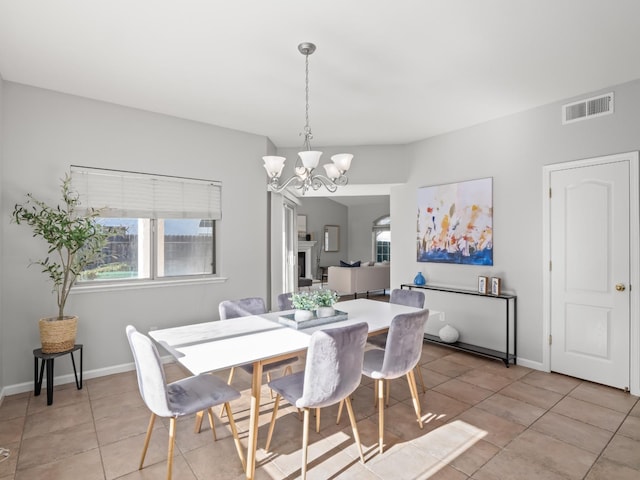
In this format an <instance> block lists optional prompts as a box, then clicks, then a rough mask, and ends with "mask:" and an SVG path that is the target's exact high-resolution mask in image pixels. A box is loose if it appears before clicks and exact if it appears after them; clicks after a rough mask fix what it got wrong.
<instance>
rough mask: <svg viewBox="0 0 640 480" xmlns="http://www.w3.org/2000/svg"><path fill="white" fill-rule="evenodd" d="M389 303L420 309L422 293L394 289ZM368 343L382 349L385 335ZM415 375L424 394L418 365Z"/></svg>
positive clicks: (374, 337) (424, 390)
mask: <svg viewBox="0 0 640 480" xmlns="http://www.w3.org/2000/svg"><path fill="white" fill-rule="evenodd" d="M389 303H395V304H397V305H405V306H407V307H415V308H420V309H422V308H424V292H420V291H418V290H404V289H401V288H395V289H393V290H391V295H390V296H389ZM368 342H369V343H370V344H371V345H375V346H376V347H379V348H383V349H384V347H385V345H386V344H387V334H386V333H382V334H380V335H374V336H373V337H369V340H368ZM416 374H417V375H418V381H419V382H420V386H421V387H422V393H426V392H427V387H426V385H425V383H424V378H422V371H421V370H420V366H419V365H416ZM387 404H389V388H387Z"/></svg>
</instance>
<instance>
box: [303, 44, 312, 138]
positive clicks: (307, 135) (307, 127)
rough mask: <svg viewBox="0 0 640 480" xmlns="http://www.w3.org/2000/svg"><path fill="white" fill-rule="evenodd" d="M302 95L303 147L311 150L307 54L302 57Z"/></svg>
mask: <svg viewBox="0 0 640 480" xmlns="http://www.w3.org/2000/svg"><path fill="white" fill-rule="evenodd" d="M304 72H305V76H304V95H305V111H304V113H305V125H304V146H305V148H306V149H307V150H311V139H312V138H313V135H312V133H311V126H310V125H309V53H305V56H304Z"/></svg>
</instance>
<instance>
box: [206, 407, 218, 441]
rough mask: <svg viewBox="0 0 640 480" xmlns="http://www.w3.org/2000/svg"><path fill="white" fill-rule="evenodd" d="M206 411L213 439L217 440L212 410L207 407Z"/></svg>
mask: <svg viewBox="0 0 640 480" xmlns="http://www.w3.org/2000/svg"><path fill="white" fill-rule="evenodd" d="M207 413H208V414H209V425H210V426H211V431H212V432H213V441H214V442H217V441H218V437H217V436H216V423H215V421H214V420H213V410H212V409H211V408H207Z"/></svg>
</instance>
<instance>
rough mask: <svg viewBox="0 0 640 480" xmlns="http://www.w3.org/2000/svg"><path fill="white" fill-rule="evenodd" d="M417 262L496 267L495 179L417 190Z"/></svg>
mask: <svg viewBox="0 0 640 480" xmlns="http://www.w3.org/2000/svg"><path fill="white" fill-rule="evenodd" d="M417 224H418V229H417V230H418V231H417V234H418V235H417V260H418V261H419V262H437V263H462V264H467V265H493V179H492V178H482V179H479V180H469V181H466V182H458V183H448V184H445V185H435V186H430V187H422V188H419V189H418V220H417Z"/></svg>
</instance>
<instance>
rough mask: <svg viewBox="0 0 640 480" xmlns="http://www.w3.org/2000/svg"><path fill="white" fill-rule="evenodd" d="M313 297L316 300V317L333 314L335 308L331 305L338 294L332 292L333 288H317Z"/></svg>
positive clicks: (337, 297)
mask: <svg viewBox="0 0 640 480" xmlns="http://www.w3.org/2000/svg"><path fill="white" fill-rule="evenodd" d="M314 297H315V300H316V305H317V306H318V307H317V310H316V315H317V316H318V317H331V316H333V315H335V313H336V310H335V308H334V307H333V305H334V304H335V303H336V302H337V301H338V299H339V298H340V296H339V295H338V292H334V291H333V290H329V289H328V288H327V289H325V290H318V291H317V292H315V293H314Z"/></svg>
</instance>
